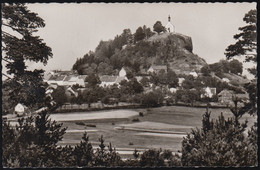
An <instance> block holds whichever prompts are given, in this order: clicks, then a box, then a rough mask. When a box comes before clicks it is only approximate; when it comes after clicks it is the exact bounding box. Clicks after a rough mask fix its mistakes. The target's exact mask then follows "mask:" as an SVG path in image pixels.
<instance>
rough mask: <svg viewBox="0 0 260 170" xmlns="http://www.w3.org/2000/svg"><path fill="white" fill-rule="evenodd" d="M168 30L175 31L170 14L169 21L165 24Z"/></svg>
mask: <svg viewBox="0 0 260 170" xmlns="http://www.w3.org/2000/svg"><path fill="white" fill-rule="evenodd" d="M165 28H166V31H167V32H169V33H174V32H175V27H174V25H173V24H172V23H171V16H170V15H169V16H168V23H167V24H166V26H165Z"/></svg>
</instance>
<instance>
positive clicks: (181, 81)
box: [178, 78, 185, 87]
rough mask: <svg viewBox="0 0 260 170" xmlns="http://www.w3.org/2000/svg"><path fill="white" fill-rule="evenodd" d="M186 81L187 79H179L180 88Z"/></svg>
mask: <svg viewBox="0 0 260 170" xmlns="http://www.w3.org/2000/svg"><path fill="white" fill-rule="evenodd" d="M184 80H185V78H178V84H179V86H180V87H181V86H182V83H183V81H184Z"/></svg>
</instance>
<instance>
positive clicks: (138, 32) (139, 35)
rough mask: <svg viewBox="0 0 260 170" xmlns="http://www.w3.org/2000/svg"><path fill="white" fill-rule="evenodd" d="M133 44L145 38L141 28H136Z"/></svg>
mask: <svg viewBox="0 0 260 170" xmlns="http://www.w3.org/2000/svg"><path fill="white" fill-rule="evenodd" d="M134 38H135V42H138V41H141V40H143V39H144V38H145V33H144V30H143V28H142V27H138V28H137V30H136V32H135V34H134Z"/></svg>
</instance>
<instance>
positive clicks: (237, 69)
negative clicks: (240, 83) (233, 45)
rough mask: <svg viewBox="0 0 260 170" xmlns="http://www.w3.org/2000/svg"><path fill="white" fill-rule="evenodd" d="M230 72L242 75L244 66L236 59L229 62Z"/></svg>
mask: <svg viewBox="0 0 260 170" xmlns="http://www.w3.org/2000/svg"><path fill="white" fill-rule="evenodd" d="M229 65H230V72H231V73H234V74H242V72H243V64H242V63H241V62H239V61H238V60H236V59H233V60H231V61H230V62H229Z"/></svg>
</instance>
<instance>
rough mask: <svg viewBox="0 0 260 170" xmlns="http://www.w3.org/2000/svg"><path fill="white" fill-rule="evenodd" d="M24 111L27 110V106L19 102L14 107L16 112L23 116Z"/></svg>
mask: <svg viewBox="0 0 260 170" xmlns="http://www.w3.org/2000/svg"><path fill="white" fill-rule="evenodd" d="M24 111H25V106H24V105H22V104H21V103H18V104H17V105H16V106H15V107H14V113H15V114H17V116H22V115H23V114H24Z"/></svg>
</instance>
